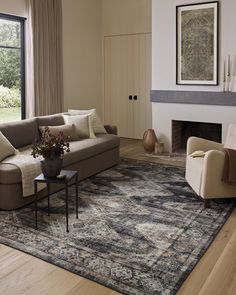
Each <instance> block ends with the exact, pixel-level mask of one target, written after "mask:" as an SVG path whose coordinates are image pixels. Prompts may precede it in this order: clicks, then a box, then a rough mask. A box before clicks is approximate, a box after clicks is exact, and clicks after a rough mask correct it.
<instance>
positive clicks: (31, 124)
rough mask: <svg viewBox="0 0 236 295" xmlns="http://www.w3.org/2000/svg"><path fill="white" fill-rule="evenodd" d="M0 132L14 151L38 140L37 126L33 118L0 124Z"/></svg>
mask: <svg viewBox="0 0 236 295" xmlns="http://www.w3.org/2000/svg"><path fill="white" fill-rule="evenodd" d="M0 131H1V132H2V133H3V135H4V136H6V138H7V139H8V140H9V141H10V143H11V144H12V145H13V146H14V147H15V148H16V149H18V148H21V147H23V146H27V145H30V144H32V143H33V142H34V141H35V140H39V133H38V125H37V121H36V119H35V118H34V119H26V120H21V121H17V122H9V123H2V124H0Z"/></svg>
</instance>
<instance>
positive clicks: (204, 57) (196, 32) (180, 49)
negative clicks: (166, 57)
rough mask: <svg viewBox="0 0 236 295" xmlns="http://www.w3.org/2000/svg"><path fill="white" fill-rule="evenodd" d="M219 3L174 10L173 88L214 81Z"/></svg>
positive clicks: (216, 83)
mask: <svg viewBox="0 0 236 295" xmlns="http://www.w3.org/2000/svg"><path fill="white" fill-rule="evenodd" d="M218 56H219V1H212V2H203V3H196V4H187V5H179V6H176V84H177V85H212V86H216V85H218V84H219V81H218V58H219V57H218Z"/></svg>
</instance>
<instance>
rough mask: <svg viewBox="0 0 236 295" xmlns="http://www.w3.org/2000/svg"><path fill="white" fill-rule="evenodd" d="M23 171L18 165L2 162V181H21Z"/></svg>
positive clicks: (0, 174)
mask: <svg viewBox="0 0 236 295" xmlns="http://www.w3.org/2000/svg"><path fill="white" fill-rule="evenodd" d="M21 181H22V179H21V171H20V169H19V168H18V167H16V166H14V165H10V164H3V163H0V183H2V184H13V183H21Z"/></svg>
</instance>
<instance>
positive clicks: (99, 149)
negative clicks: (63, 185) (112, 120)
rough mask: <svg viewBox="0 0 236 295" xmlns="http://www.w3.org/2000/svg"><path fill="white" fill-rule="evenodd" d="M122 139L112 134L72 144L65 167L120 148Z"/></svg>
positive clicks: (65, 157)
mask: <svg viewBox="0 0 236 295" xmlns="http://www.w3.org/2000/svg"><path fill="white" fill-rule="evenodd" d="M119 143H120V139H119V138H118V137H117V136H115V135H112V134H101V135H98V136H97V138H93V139H91V138H89V139H83V140H80V141H74V142H71V143H70V152H69V153H67V154H65V155H64V156H63V166H64V167H65V166H68V165H71V164H73V163H76V162H79V161H82V160H85V159H87V158H91V157H93V156H95V155H98V154H101V153H103V152H105V151H108V150H111V149H113V148H116V147H118V146H119Z"/></svg>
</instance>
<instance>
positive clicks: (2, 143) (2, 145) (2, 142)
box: [0, 131, 16, 162]
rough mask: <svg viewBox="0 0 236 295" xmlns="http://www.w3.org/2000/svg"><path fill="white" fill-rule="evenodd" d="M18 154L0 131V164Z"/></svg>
mask: <svg viewBox="0 0 236 295" xmlns="http://www.w3.org/2000/svg"><path fill="white" fill-rule="evenodd" d="M15 153H16V149H15V148H14V146H13V145H12V144H11V143H10V141H9V140H8V139H7V138H6V137H5V136H4V135H3V134H2V132H1V131H0V162H1V161H2V160H4V159H5V158H6V157H9V156H12V155H14V154H15Z"/></svg>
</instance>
